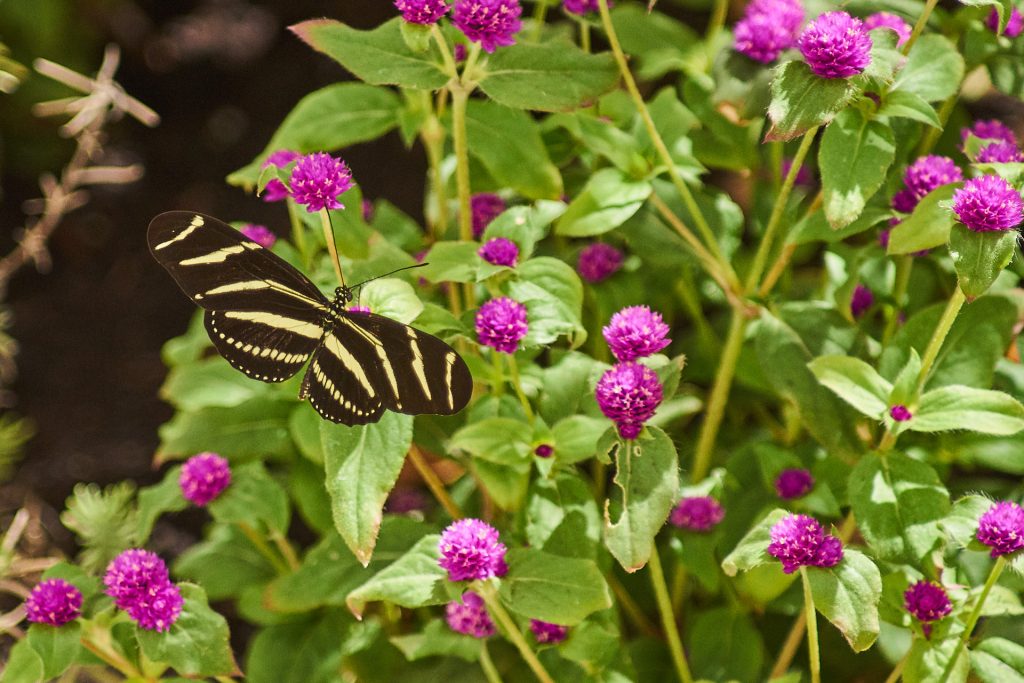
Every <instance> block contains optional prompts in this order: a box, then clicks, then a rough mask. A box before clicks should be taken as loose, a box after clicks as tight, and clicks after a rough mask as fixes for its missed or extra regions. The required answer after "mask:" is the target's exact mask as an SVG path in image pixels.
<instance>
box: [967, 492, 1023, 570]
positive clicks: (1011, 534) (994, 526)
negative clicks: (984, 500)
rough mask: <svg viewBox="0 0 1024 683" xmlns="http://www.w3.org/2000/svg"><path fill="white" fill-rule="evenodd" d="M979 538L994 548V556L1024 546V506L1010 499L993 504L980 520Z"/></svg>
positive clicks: (1011, 551)
mask: <svg viewBox="0 0 1024 683" xmlns="http://www.w3.org/2000/svg"><path fill="white" fill-rule="evenodd" d="M978 540H979V541H980V542H981V543H983V544H985V545H987V546H988V547H990V548H992V552H991V553H990V554H991V555H992V557H999V556H1001V555H1010V554H1011V553H1015V552H1017V551H1018V550H1020V549H1021V548H1024V508H1021V506H1020V505H1017V504H1016V503H1012V502H1010V501H1008V500H1004V501H1000V502H998V503H995V504H994V505H992V507H990V508H989V509H988V510H987V511H986V512H985V514H983V515H982V516H981V519H979V520H978Z"/></svg>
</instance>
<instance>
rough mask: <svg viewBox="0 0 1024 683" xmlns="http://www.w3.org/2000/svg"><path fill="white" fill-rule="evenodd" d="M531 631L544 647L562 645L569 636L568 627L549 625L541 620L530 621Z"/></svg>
mask: <svg viewBox="0 0 1024 683" xmlns="http://www.w3.org/2000/svg"><path fill="white" fill-rule="evenodd" d="M530 630H531V631H533V637H534V639H535V640H536V641H537V642H538V643H540V644H542V645H548V644H553V643H560V642H562V641H563V640H565V638H566V636H568V635H569V627H568V626H559V625H558V624H549V623H548V622H546V621H541V620H540V619H530Z"/></svg>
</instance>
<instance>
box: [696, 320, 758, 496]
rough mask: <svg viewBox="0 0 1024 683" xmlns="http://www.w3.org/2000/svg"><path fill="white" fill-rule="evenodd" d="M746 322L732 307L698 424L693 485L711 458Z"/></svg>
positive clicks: (705, 469) (703, 473) (706, 468)
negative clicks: (727, 328)
mask: <svg viewBox="0 0 1024 683" xmlns="http://www.w3.org/2000/svg"><path fill="white" fill-rule="evenodd" d="M747 321H748V318H747V315H746V313H745V312H744V311H742V310H741V309H739V308H733V310H732V318H731V319H730V320H729V333H728V335H727V336H726V338H725V347H724V348H723V349H722V356H721V358H719V360H718V371H717V372H716V373H715V381H714V384H713V385H712V387H711V395H710V396H709V397H708V402H707V407H706V408H705V411H704V424H702V425H701V427H700V434H699V436H698V437H697V450H696V452H695V453H694V456H693V470H692V471H691V473H690V481H691V482H693V483H696V482H699V481H701V480H702V479H704V477H705V476H707V473H708V470H709V469H710V467H711V456H712V454H713V453H714V450H715V440H716V439H717V438H718V429H719V427H721V426H722V418H723V417H724V416H725V404H726V403H727V402H728V400H729V390H730V389H731V388H732V379H733V376H734V375H735V374H736V364H737V363H738V362H739V359H740V351H742V350H743V337H744V334H745V333H746V331H747Z"/></svg>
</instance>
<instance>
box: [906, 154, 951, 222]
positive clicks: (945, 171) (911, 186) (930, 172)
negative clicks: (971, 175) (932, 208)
mask: <svg viewBox="0 0 1024 683" xmlns="http://www.w3.org/2000/svg"><path fill="white" fill-rule="evenodd" d="M963 179H964V175H963V173H962V172H961V171H960V167H959V166H957V165H956V162H954V161H953V160H952V159H950V158H949V157H944V156H938V155H934V154H933V155H929V156H923V157H920V158H918V159H917V160H915V161H914V163H912V164H910V166H907V170H906V171H904V172H903V185H904V188H903V189H902V190H900V191H899V192H897V193H896V194H895V195H894V196H893V198H892V207H893V208H894V209H896V210H897V211H899V212H901V213H911V212H912V211H913V210H914V208H915V207H916V206H917V205H918V203H919V202H920V201H921V200H922V199H924V198H925V196H926V195H927V194H928V193H929V192H931V191H932V190H934V189H935V188H937V187H941V186H943V185H948V184H949V183H958V182H960V181H961V180H963Z"/></svg>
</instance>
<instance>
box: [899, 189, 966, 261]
mask: <svg viewBox="0 0 1024 683" xmlns="http://www.w3.org/2000/svg"><path fill="white" fill-rule="evenodd" d="M957 187H958V185H957V184H950V185H943V186H941V187H938V188H936V189H934V190H932V191H931V192H930V193H928V194H927V195H925V197H924V198H923V199H922V200H921V201H919V202H918V203H917V206H915V207H914V212H913V213H911V214H910V216H909V217H908V218H905V219H904V220H903V221H902V222H900V223H899V225H897V226H896V227H894V228H893V229H892V232H890V233H889V247H888V249H887V253H889V254H893V255H896V254H914V253H916V252H919V251H923V250H924V249H931V248H932V247H938V246H942V245H943V244H945V243H946V242H948V241H949V231H950V230H951V229H952V228H953V223H954V222H955V217H954V216H953V213H952V212H951V211H950V210H949V209H947V208H945V206H943V204H944V203H945V202H948V201H949V200H950V199H951V198H952V197H953V192H954V191H955V190H956V188H957Z"/></svg>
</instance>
